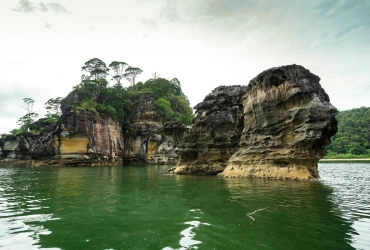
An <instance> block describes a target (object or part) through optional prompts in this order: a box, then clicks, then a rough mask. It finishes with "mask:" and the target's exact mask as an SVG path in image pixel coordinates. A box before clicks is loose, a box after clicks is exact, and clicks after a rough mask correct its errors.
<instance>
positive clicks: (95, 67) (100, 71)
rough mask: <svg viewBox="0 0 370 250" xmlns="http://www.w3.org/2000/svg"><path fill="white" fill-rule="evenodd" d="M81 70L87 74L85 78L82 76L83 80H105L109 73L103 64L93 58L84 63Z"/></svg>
mask: <svg viewBox="0 0 370 250" xmlns="http://www.w3.org/2000/svg"><path fill="white" fill-rule="evenodd" d="M81 69H82V71H85V72H87V73H88V74H89V75H87V76H85V75H83V76H82V78H83V80H100V79H105V78H106V76H107V75H108V71H109V69H108V67H107V65H106V64H105V62H103V61H102V60H100V59H99V58H93V59H90V60H89V61H87V62H85V65H84V66H83V67H82V68H81Z"/></svg>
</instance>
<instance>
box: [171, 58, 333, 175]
mask: <svg viewBox="0 0 370 250" xmlns="http://www.w3.org/2000/svg"><path fill="white" fill-rule="evenodd" d="M237 88H238V89H240V92H239V96H240V94H242V97H241V98H235V94H234V92H235V87H233V86H231V87H224V89H225V90H226V91H223V93H222V94H221V96H220V95H218V97H217V95H215V93H218V92H220V91H219V90H218V89H216V90H214V91H213V92H212V93H213V94H212V93H211V94H210V95H209V96H207V97H206V98H205V100H204V101H203V102H202V103H200V104H198V105H197V106H196V107H195V108H196V110H197V116H196V118H195V119H194V122H193V127H192V128H191V129H190V130H189V131H188V134H187V136H184V142H182V143H180V144H179V148H178V150H177V152H178V153H179V154H180V156H181V162H180V163H179V166H178V167H177V168H176V169H175V170H174V171H173V172H174V173H177V174H187V173H203V174H214V173H216V172H217V173H219V175H220V176H224V177H258V178H274V179H296V180H316V179H317V178H318V176H319V175H318V170H317V164H318V161H319V160H320V159H321V158H322V157H324V156H325V153H326V152H325V149H324V146H326V145H328V144H329V143H330V137H331V136H333V135H334V134H335V133H336V132H337V121H336V119H335V115H336V114H337V113H338V111H337V109H336V108H335V107H333V105H332V104H331V103H330V100H329V96H328V95H327V94H326V93H325V91H324V89H323V88H322V87H321V85H320V78H319V77H318V76H316V75H314V74H312V73H311V72H310V71H309V70H307V69H305V68H304V67H302V66H299V65H288V66H281V67H276V68H271V69H268V70H266V71H264V72H262V73H260V74H259V75H258V76H256V77H255V78H253V79H252V80H251V81H250V82H249V85H248V86H246V87H242V86H240V87H237ZM210 96H216V97H217V98H213V100H216V99H217V100H221V102H222V103H223V104H224V105H219V104H218V102H215V103H213V104H212V106H211V105H208V106H207V105H205V104H207V103H208V99H210ZM232 110H234V112H231V111H232ZM216 114H218V116H220V119H219V120H220V121H218V122H216V121H214V116H215V115H216ZM200 120H201V121H202V122H199V121H200ZM207 120H208V121H209V122H208V123H209V125H207V126H205V124H207ZM240 126H242V127H240ZM218 130H219V131H223V132H222V133H217V131H218ZM206 138H208V143H207V141H206ZM231 138H232V139H231ZM199 141H202V143H203V144H204V145H207V147H203V148H201V147H199ZM215 141H217V142H218V143H217V144H215ZM210 145H211V146H210ZM217 154H219V156H218V157H217V156H216V155H217ZM188 155H191V156H192V157H188ZM209 155H212V157H209ZM206 159H208V160H206ZM199 163H201V164H199ZM210 169H211V170H212V169H213V170H214V171H211V172H210V171H209V170H210Z"/></svg>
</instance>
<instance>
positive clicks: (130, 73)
mask: <svg viewBox="0 0 370 250" xmlns="http://www.w3.org/2000/svg"><path fill="white" fill-rule="evenodd" d="M141 73H143V71H142V70H141V69H140V68H136V67H128V68H127V69H126V70H125V73H124V74H123V76H124V77H125V78H126V79H127V80H128V81H129V82H131V86H134V85H135V81H136V78H137V76H138V75H140V74H141Z"/></svg>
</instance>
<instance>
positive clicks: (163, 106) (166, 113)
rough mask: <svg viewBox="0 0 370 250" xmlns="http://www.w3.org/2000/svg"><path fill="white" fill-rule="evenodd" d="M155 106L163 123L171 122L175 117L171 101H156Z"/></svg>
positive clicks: (160, 99) (162, 99) (161, 99)
mask: <svg viewBox="0 0 370 250" xmlns="http://www.w3.org/2000/svg"><path fill="white" fill-rule="evenodd" d="M155 106H156V108H157V112H158V113H159V115H160V116H161V118H162V121H163V122H165V121H169V120H171V117H173V111H172V109H171V104H170V102H169V101H167V100H166V99H164V98H159V99H158V100H156V101H155Z"/></svg>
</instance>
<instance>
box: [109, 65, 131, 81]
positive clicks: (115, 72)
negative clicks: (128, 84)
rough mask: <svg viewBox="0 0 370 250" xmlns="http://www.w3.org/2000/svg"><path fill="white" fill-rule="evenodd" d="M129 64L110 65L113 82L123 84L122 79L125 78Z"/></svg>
mask: <svg viewBox="0 0 370 250" xmlns="http://www.w3.org/2000/svg"><path fill="white" fill-rule="evenodd" d="M127 67H128V64H127V63H125V62H117V61H113V62H111V63H110V64H109V69H110V71H111V72H112V74H111V75H112V80H114V81H116V82H117V83H118V84H120V83H121V80H122V78H124V74H125V70H126V69H127Z"/></svg>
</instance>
